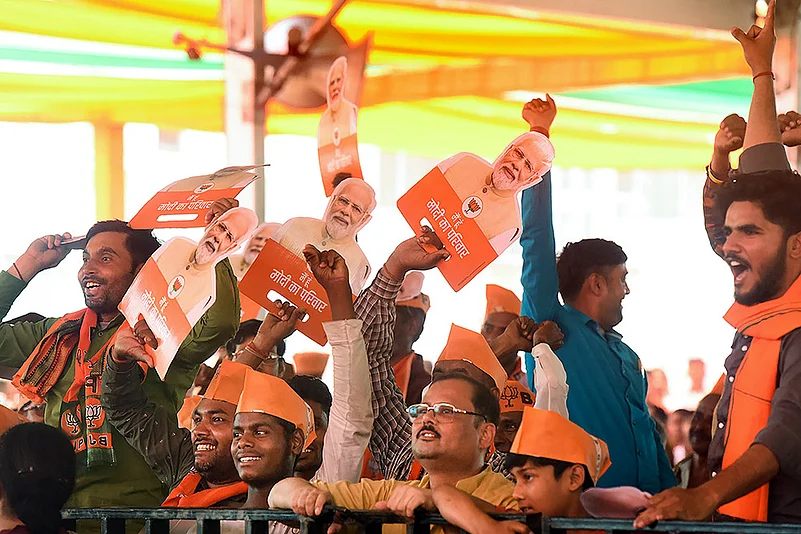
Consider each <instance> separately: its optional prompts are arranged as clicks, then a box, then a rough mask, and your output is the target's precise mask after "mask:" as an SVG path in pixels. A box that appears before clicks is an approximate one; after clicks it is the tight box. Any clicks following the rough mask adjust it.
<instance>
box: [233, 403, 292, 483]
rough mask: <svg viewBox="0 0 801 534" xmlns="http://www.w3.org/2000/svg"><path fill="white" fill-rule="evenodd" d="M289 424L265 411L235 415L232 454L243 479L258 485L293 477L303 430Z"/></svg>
mask: <svg viewBox="0 0 801 534" xmlns="http://www.w3.org/2000/svg"><path fill="white" fill-rule="evenodd" d="M290 427H292V425H291V424H289V423H287V422H285V421H282V420H280V419H278V418H277V417H274V416H272V415H267V414H264V413H259V412H243V413H238V414H236V418H235V419H234V426H233V440H232V441H231V456H232V457H233V459H234V464H235V465H236V470H237V472H238V473H239V477H240V478H241V479H242V481H243V482H245V483H247V484H248V485H249V486H253V487H256V488H258V487H263V486H268V485H271V484H274V483H275V482H277V481H278V480H282V479H284V478H286V477H290V476H292V470H293V467H294V465H295V459H296V458H297V456H298V455H299V454H300V452H301V450H302V447H303V436H302V433H301V431H300V430H297V429H290Z"/></svg>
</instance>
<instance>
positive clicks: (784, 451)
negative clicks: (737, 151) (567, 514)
mask: <svg viewBox="0 0 801 534" xmlns="http://www.w3.org/2000/svg"><path fill="white" fill-rule="evenodd" d="M775 7H776V6H775V2H771V3H770V4H769V7H768V13H767V16H766V17H765V26H764V28H762V29H760V28H759V27H758V26H752V27H751V28H750V29H749V31H748V33H745V32H743V31H742V30H739V29H735V30H734V31H733V32H732V34H733V35H734V37H735V38H736V39H737V40H738V41H739V42H740V44H741V45H742V47H743V52H744V55H745V59H746V61H747V62H748V65H749V66H750V67H751V70H752V72H753V74H754V93H753V96H752V100H751V110H750V112H749V120H748V127H747V129H746V131H745V137H744V147H745V151H744V152H743V158H742V159H743V160H746V161H747V160H748V158H749V156H750V155H753V154H750V153H752V152H753V151H757V150H760V148H764V147H766V146H770V147H771V148H772V149H774V152H778V148H781V145H780V143H781V133H780V130H779V125H778V122H777V119H776V96H775V92H774V87H773V79H772V74H771V70H772V65H773V50H774V47H775V43H776V35H775V33H774V24H773V21H774V16H775ZM746 154H748V156H747V155H746ZM780 154H781V157H780V158H778V159H777V160H775V161H774V162H773V164H774V167H773V168H774V169H776V168H778V169H782V168H784V169H786V170H768V171H762V172H751V173H748V174H740V175H738V176H737V177H736V179H735V180H731V181H729V182H727V183H725V184H722V185H720V187H719V188H718V190H717V191H716V193H715V196H714V208H715V209H714V210H713V214H714V218H713V219H712V220H711V221H708V223H709V222H711V223H712V226H717V225H719V224H721V221H722V227H723V234H724V235H725V241H724V242H722V243H719V244H718V245H719V247H718V250H719V251H720V252H721V253H722V255H723V259H724V260H725V261H726V262H727V263H728V264H729V267H730V268H731V271H732V275H733V277H734V301H735V302H734V304H733V305H732V307H731V308H730V309H729V311H728V312H727V313H726V315H725V319H726V321H727V322H728V323H729V324H731V325H732V326H734V327H735V329H736V331H737V332H736V334H735V336H734V343H733V344H732V352H731V354H730V355H729V356H728V357H727V358H726V362H725V368H726V376H725V379H724V380H723V384H724V387H723V394H722V396H721V399H720V402H719V403H718V406H717V409H716V411H715V417H716V420H717V423H716V424H715V425H714V426H713V428H712V431H713V432H714V434H713V436H712V443H711V444H710V446H709V468H710V470H711V471H712V479H711V480H709V481H708V482H706V483H704V484H702V485H700V486H698V487H697V488H693V489H675V490H672V491H667V492H663V493H660V494H659V495H655V496H654V497H653V498H652V499H651V501H650V504H649V506H648V508H647V509H646V510H645V511H644V512H643V513H642V514H641V515H640V516H639V517H638V518H637V520H636V521H635V526H636V527H638V528H641V527H643V526H646V525H649V524H651V523H653V522H654V521H659V520H663V519H664V520H668V519H672V518H678V519H687V520H702V519H705V518H708V517H709V516H711V515H712V514H713V513H714V512H715V511H717V514H719V515H720V516H722V517H721V519H726V518H734V519H737V520H741V521H743V520H744V521H767V522H770V523H801V504H799V503H801V485H799V483H798V481H799V479H801V468H800V467H799V466H801V462H799V451H801V436H800V435H799V433H798V428H801V382H800V380H801V378H799V377H801V330H799V328H801V210H799V199H801V178H800V177H799V176H798V174H796V173H793V172H791V171H790V170H789V165H788V164H787V160H786V156H785V155H784V154H783V153H780Z"/></svg>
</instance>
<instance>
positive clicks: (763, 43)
mask: <svg viewBox="0 0 801 534" xmlns="http://www.w3.org/2000/svg"><path fill="white" fill-rule="evenodd" d="M775 14H776V0H771V2H770V4H768V13H767V15H766V16H765V27H764V28H760V27H759V26H757V25H756V24H755V25H753V26H751V28H750V29H749V30H748V32H747V33H746V32H744V31H743V30H741V29H740V28H734V29H733V30H732V31H731V34H732V36H733V37H734V38H735V39H737V41H739V43H740V45H741V46H742V47H743V54H744V55H745V61H746V62H747V63H748V66H749V67H751V75H752V76H754V75H757V74H759V73H761V72H770V71H772V70H773V50H774V48H775V47H776V32H775V30H774V26H773V21H774V17H775Z"/></svg>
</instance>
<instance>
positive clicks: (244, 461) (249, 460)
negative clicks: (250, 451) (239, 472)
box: [237, 456, 261, 464]
mask: <svg viewBox="0 0 801 534" xmlns="http://www.w3.org/2000/svg"><path fill="white" fill-rule="evenodd" d="M259 460H261V456H242V457H241V458H238V459H237V462H239V463H240V464H249V463H253V462H258V461H259Z"/></svg>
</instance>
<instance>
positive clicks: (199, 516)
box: [62, 506, 801, 534]
mask: <svg viewBox="0 0 801 534" xmlns="http://www.w3.org/2000/svg"><path fill="white" fill-rule="evenodd" d="M62 516H63V518H64V526H65V528H66V529H67V530H72V531H76V532H78V534H80V530H76V521H80V520H94V521H99V522H100V530H101V533H102V534H124V533H125V526H126V522H128V521H132V522H133V521H135V522H137V523H139V524H141V523H142V522H144V525H145V532H146V533H147V534H168V533H169V531H170V521H174V520H191V521H196V522H197V534H220V522H221V521H244V527H245V528H244V532H245V534H267V532H268V524H269V522H272V521H277V522H282V523H287V524H291V525H294V526H295V527H297V528H298V529H299V531H300V533H301V534H323V533H325V531H326V529H327V527H328V525H329V524H331V523H332V522H334V521H336V522H343V523H356V524H359V525H362V526H363V527H364V529H365V531H366V533H367V534H380V533H381V529H382V527H383V526H384V525H387V524H404V525H406V531H407V533H408V534H420V533H427V532H428V531H429V529H430V527H431V526H432V525H447V524H448V523H447V521H445V520H444V519H443V518H442V516H441V515H439V514H428V513H423V514H418V515H417V516H416V517H415V520H414V522H412V523H409V522H407V521H406V520H405V519H404V518H401V517H398V516H396V515H393V514H390V513H387V512H377V511H372V510H346V509H343V508H337V507H331V506H327V507H326V508H325V510H324V512H323V514H322V515H321V516H320V517H317V518H309V517H303V516H298V515H296V514H295V513H294V512H292V511H291V510H236V509H220V508H202V509H199V508H154V509H151V508H130V509H128V508H91V509H89V508H83V509H72V510H64V512H63V514H62ZM493 517H495V518H496V519H499V520H509V521H520V522H521V523H526V524H527V525H528V526H529V528H530V529H531V530H532V532H534V533H535V534H559V533H563V532H566V531H567V530H586V531H600V532H607V533H620V532H634V531H635V529H634V527H633V522H632V521H631V520H617V519H569V518H555V517H541V516H539V515H529V516H526V515H523V514H494V515H493ZM93 530H96V528H95V529H93ZM645 532H675V533H708V534H801V525H778V524H766V523H696V522H689V521H669V522H661V523H658V524H656V525H655V526H653V527H649V528H648V529H646V530H645Z"/></svg>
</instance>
